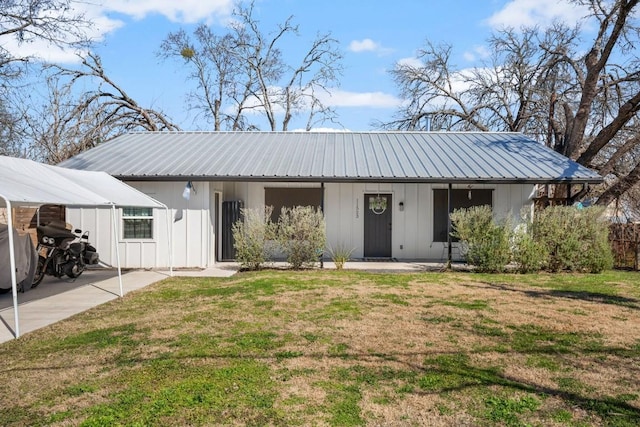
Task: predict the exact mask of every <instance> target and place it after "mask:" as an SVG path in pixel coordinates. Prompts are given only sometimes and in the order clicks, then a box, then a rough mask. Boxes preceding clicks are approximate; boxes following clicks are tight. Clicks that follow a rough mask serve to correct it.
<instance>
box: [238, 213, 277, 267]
mask: <svg viewBox="0 0 640 427" xmlns="http://www.w3.org/2000/svg"><path fill="white" fill-rule="evenodd" d="M272 211H273V208H272V207H271V206H267V207H265V209H264V211H263V212H260V211H259V210H258V209H242V210H241V213H242V216H243V217H244V221H243V220H239V221H237V222H236V223H235V224H233V227H232V232H233V239H234V243H233V247H234V248H235V250H236V260H237V261H238V262H239V263H240V266H241V267H242V268H245V269H249V270H259V269H260V268H261V267H262V265H263V264H264V263H265V262H268V261H271V260H272V258H273V249H274V248H273V247H272V246H273V245H272V244H270V241H272V240H273V239H274V238H275V226H274V224H273V223H272V222H271V219H270V218H271V212H272Z"/></svg>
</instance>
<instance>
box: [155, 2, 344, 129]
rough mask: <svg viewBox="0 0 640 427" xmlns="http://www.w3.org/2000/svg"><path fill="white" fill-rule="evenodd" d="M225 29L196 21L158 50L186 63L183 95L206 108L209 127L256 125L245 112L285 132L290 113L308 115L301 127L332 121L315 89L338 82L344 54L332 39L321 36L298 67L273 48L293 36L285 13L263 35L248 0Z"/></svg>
mask: <svg viewBox="0 0 640 427" xmlns="http://www.w3.org/2000/svg"><path fill="white" fill-rule="evenodd" d="M234 18H235V20H234V21H233V22H232V24H231V26H230V28H229V29H228V32H226V33H225V34H223V35H216V34H215V33H214V32H213V31H212V30H211V28H210V27H207V26H204V25H201V26H199V27H198V28H197V29H196V31H195V33H194V40H191V38H190V37H188V36H187V35H186V34H185V33H184V31H178V32H176V33H170V34H169V36H168V37H167V38H166V39H165V41H164V42H163V43H162V45H161V48H160V56H161V57H163V58H169V57H173V58H178V59H181V60H184V61H185V62H186V64H187V65H189V66H190V67H191V68H190V72H189V75H188V78H189V79H191V80H194V81H195V82H196V84H197V89H196V91H194V92H192V93H191V94H190V95H189V99H190V101H191V103H192V104H191V107H192V108H195V109H197V110H199V111H200V112H201V113H202V112H205V113H206V114H207V115H208V116H209V118H210V120H211V121H212V122H213V125H214V129H215V130H221V128H222V127H223V124H225V123H226V128H228V129H232V130H245V129H254V128H256V126H255V125H254V124H252V121H251V120H250V115H249V114H248V113H249V111H250V110H253V111H258V112H260V113H263V114H264V117H265V118H266V120H267V123H268V126H269V128H270V129H271V130H277V129H278V128H280V130H283V131H286V130H288V127H289V124H290V122H291V120H292V118H293V117H294V116H296V115H300V114H305V113H306V114H308V120H307V128H309V127H310V126H313V125H314V124H316V123H319V122H323V121H326V120H333V119H335V112H334V111H333V109H332V108H330V107H329V106H327V105H325V104H324V103H323V102H322V100H321V97H320V96H319V94H320V93H321V92H322V91H328V88H329V86H331V85H337V79H338V75H339V74H340V73H341V71H342V66H341V64H340V62H341V59H342V56H341V54H340V52H339V50H338V48H337V41H336V40H335V39H333V38H331V37H330V35H329V34H319V35H317V36H316V38H315V39H314V41H313V42H312V44H311V47H310V48H309V49H308V50H307V51H306V52H305V53H304V55H303V57H302V60H301V61H300V63H299V64H298V65H295V66H292V65H289V64H287V63H286V61H285V59H284V58H283V55H282V52H281V50H280V48H279V46H280V45H281V44H282V43H283V41H284V39H285V38H286V37H287V36H290V35H298V34H299V29H298V26H297V25H294V24H293V23H292V21H293V17H289V18H288V19H287V20H285V21H284V23H282V24H280V25H279V26H278V28H277V29H276V30H275V31H273V32H271V33H265V32H264V31H263V30H262V28H261V27H260V23H259V21H258V20H257V18H256V17H255V16H254V3H253V2H251V3H250V4H249V5H248V6H246V7H245V6H242V5H238V6H237V7H236V9H235V11H234Z"/></svg>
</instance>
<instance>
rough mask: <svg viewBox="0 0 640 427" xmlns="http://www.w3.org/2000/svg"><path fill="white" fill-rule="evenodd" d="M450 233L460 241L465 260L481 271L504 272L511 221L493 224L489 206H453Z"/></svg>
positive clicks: (507, 258)
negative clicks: (456, 207) (451, 230)
mask: <svg viewBox="0 0 640 427" xmlns="http://www.w3.org/2000/svg"><path fill="white" fill-rule="evenodd" d="M451 221H452V226H453V230H454V231H453V233H452V236H454V237H456V238H457V239H459V240H460V245H461V252H462V255H463V256H464V257H465V258H466V260H467V262H468V263H469V264H471V265H473V266H475V267H476V268H477V269H478V270H479V271H483V272H501V271H504V270H505V268H506V266H507V264H509V261H510V259H511V248H510V244H509V241H510V237H511V224H510V222H509V221H508V220H505V221H503V222H501V223H497V222H496V221H495V220H494V219H493V213H492V211H491V207H490V206H486V205H485V206H474V207H471V208H468V209H456V210H455V211H454V212H453V213H452V214H451Z"/></svg>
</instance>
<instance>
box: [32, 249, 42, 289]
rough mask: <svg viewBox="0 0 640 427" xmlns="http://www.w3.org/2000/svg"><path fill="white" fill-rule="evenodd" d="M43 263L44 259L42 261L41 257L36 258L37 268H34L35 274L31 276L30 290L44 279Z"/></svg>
mask: <svg viewBox="0 0 640 427" xmlns="http://www.w3.org/2000/svg"><path fill="white" fill-rule="evenodd" d="M45 262H46V259H44V258H43V257H41V256H39V257H38V266H37V267H36V274H35V275H34V276H33V283H31V287H32V288H35V287H36V286H38V285H39V284H40V282H42V279H44V264H45Z"/></svg>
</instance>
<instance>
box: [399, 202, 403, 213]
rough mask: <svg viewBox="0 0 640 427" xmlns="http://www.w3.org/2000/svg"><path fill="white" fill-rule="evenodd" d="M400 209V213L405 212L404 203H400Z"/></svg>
mask: <svg viewBox="0 0 640 427" xmlns="http://www.w3.org/2000/svg"><path fill="white" fill-rule="evenodd" d="M398 208H399V209H400V212H402V211H404V202H400V203H398Z"/></svg>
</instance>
